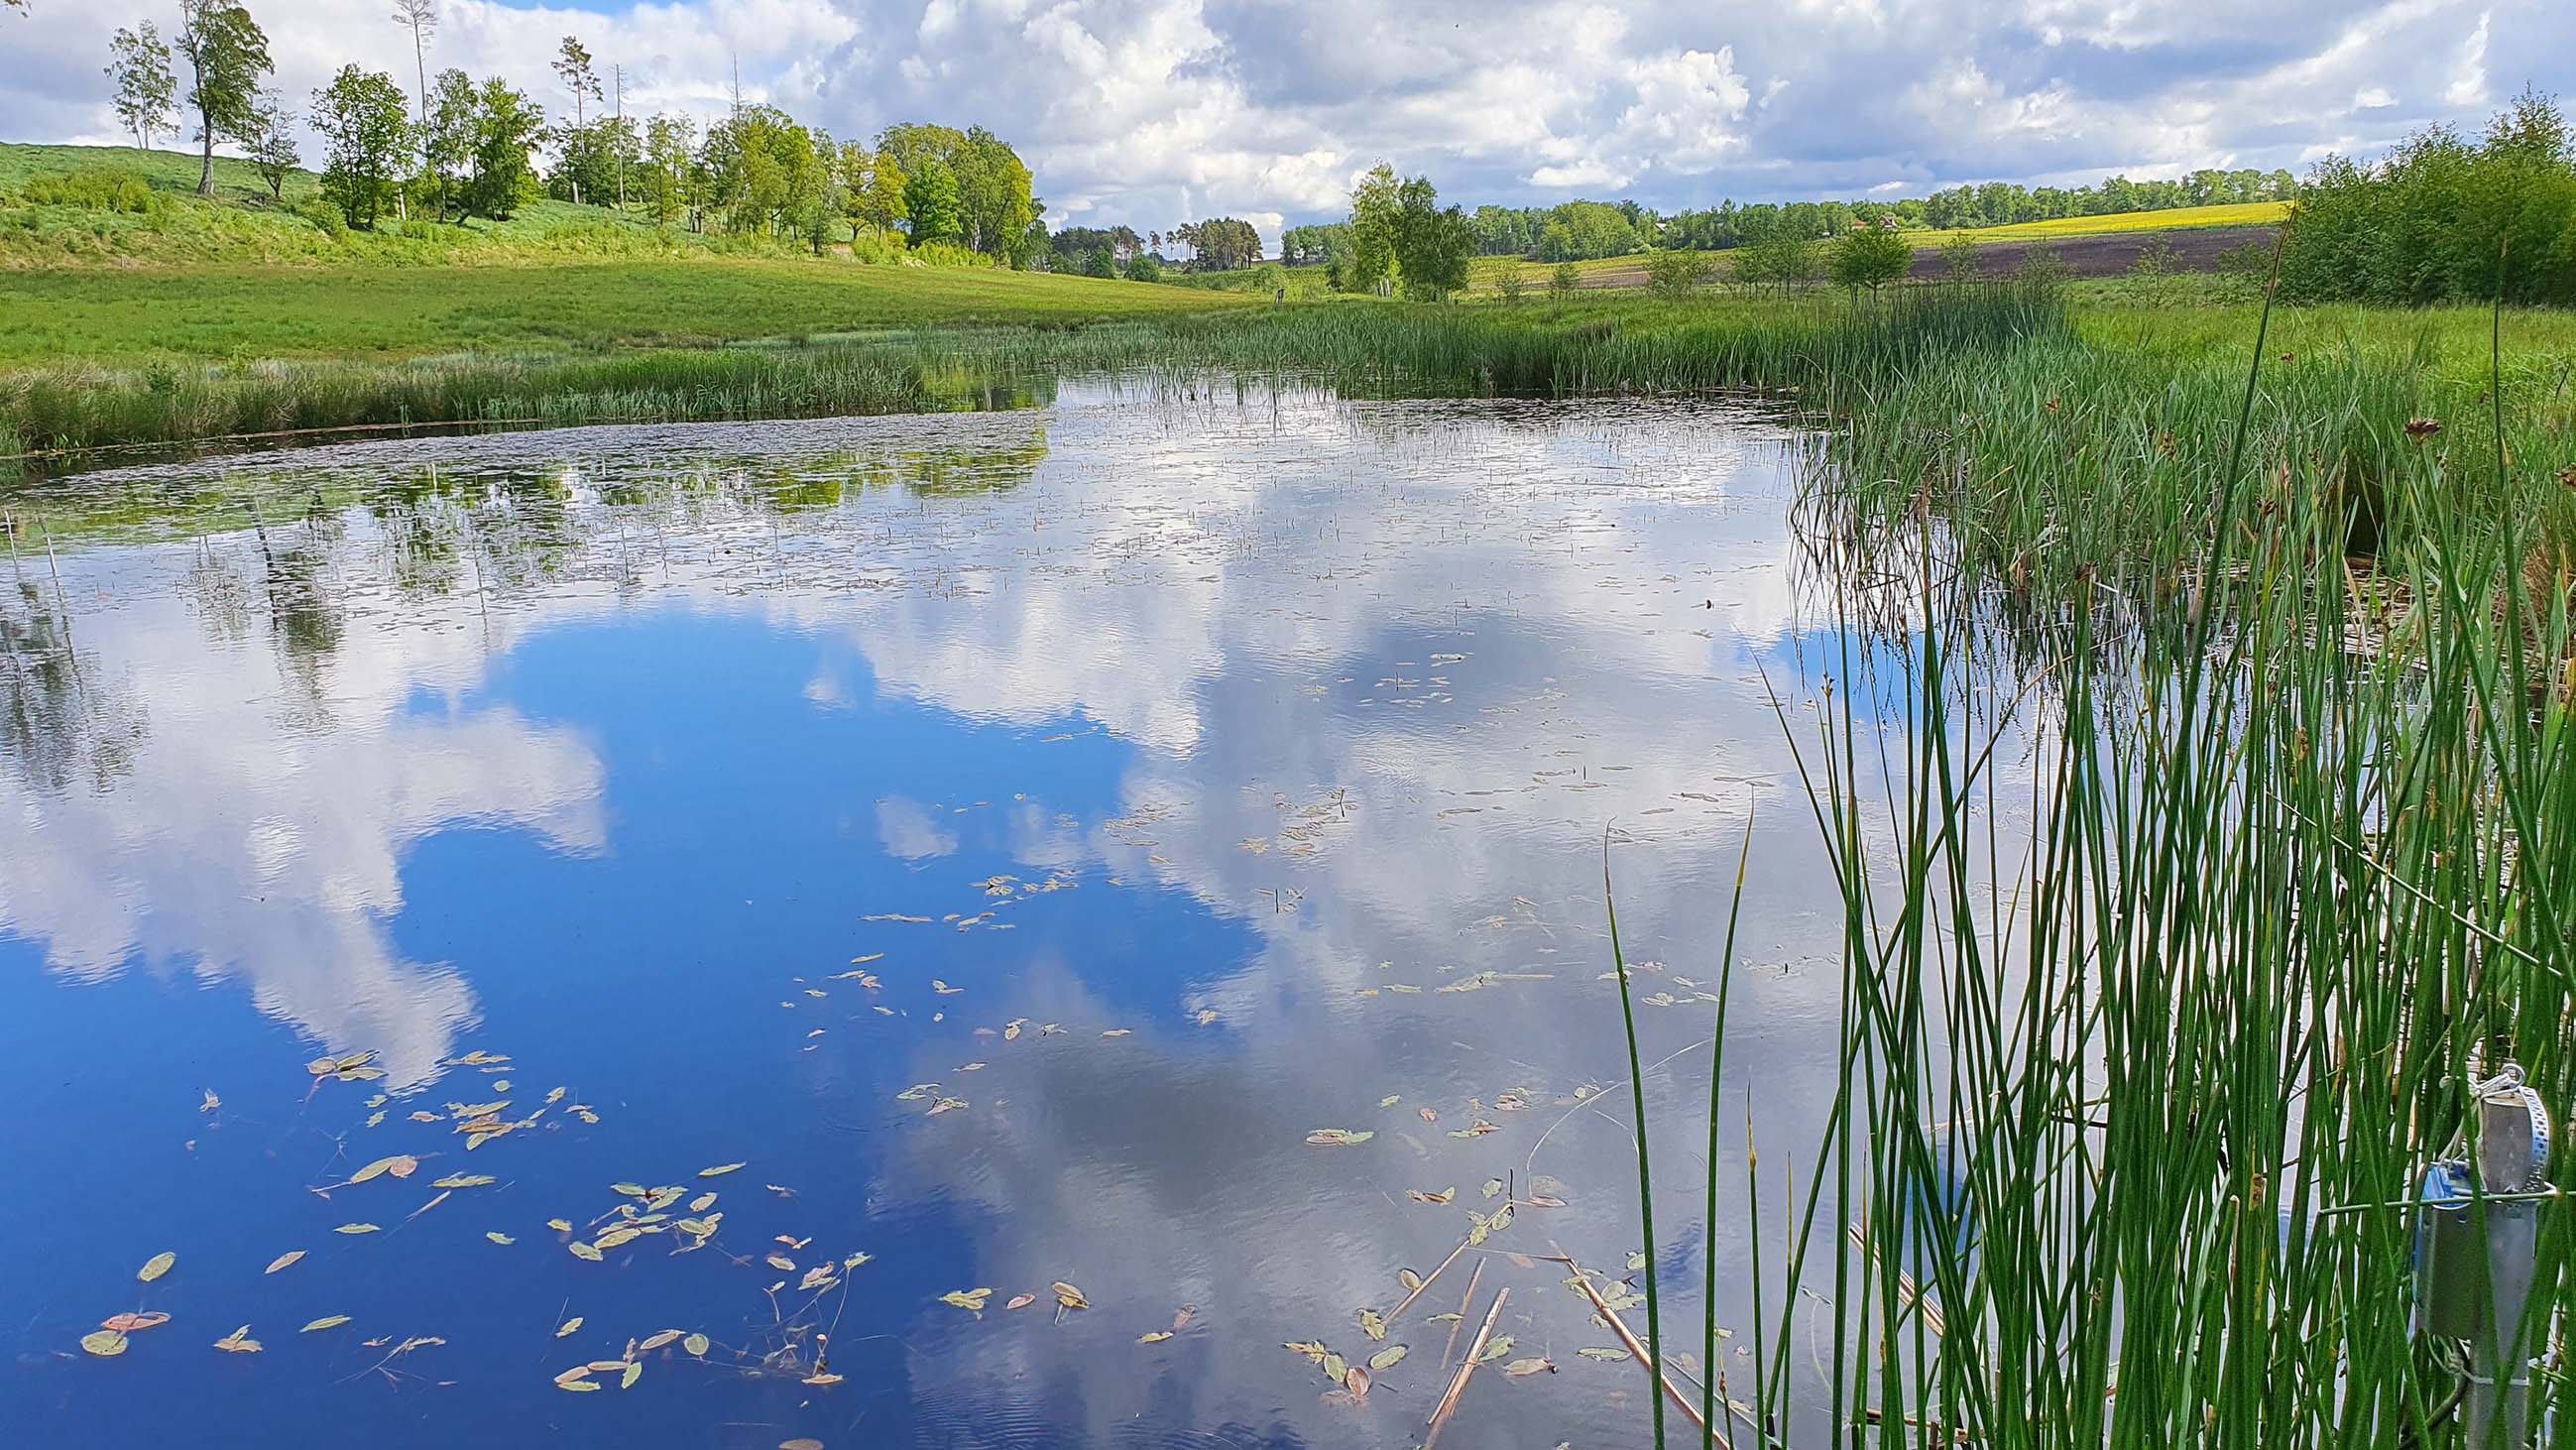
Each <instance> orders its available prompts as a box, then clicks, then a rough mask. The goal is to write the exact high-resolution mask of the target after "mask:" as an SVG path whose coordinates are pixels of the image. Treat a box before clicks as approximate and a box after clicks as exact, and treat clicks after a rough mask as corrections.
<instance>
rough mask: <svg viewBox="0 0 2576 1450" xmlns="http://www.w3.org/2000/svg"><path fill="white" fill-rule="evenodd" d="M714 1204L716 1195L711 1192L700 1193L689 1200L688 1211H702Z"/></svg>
mask: <svg viewBox="0 0 2576 1450" xmlns="http://www.w3.org/2000/svg"><path fill="white" fill-rule="evenodd" d="M715 1206H716V1196H715V1195H714V1194H712V1193H701V1194H699V1195H698V1196H697V1197H695V1198H692V1199H690V1200H689V1212H691V1213H704V1212H706V1211H707V1210H708V1209H711V1208H713V1207H715Z"/></svg>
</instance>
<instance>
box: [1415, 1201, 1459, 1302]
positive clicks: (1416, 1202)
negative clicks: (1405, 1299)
mask: <svg viewBox="0 0 2576 1450" xmlns="http://www.w3.org/2000/svg"><path fill="white" fill-rule="evenodd" d="M1404 1196H1405V1197H1407V1198H1410V1199H1412V1200H1413V1201H1414V1202H1416V1203H1447V1202H1448V1201H1449V1200H1451V1199H1453V1198H1456V1197H1457V1196H1458V1185H1456V1184H1454V1183H1453V1184H1450V1185H1449V1186H1448V1187H1446V1188H1444V1189H1441V1190H1440V1191H1439V1192H1438V1193H1425V1192H1423V1191H1422V1190H1421V1189H1419V1188H1408V1189H1406V1190H1405V1191H1404ZM1406 1287H1408V1288H1410V1287H1411V1286H1410V1285H1407V1286H1406Z"/></svg>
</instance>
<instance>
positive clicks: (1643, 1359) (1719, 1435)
mask: <svg viewBox="0 0 2576 1450" xmlns="http://www.w3.org/2000/svg"><path fill="white" fill-rule="evenodd" d="M1549 1247H1551V1248H1553V1247H1555V1246H1554V1245H1553V1244H1551V1245H1549ZM1533 1257H1535V1256H1533ZM1549 1262H1551V1263H1558V1264H1563V1265H1565V1266H1566V1267H1567V1268H1569V1269H1572V1270H1573V1271H1574V1286H1575V1287H1576V1288H1578V1289H1581V1290H1582V1291H1583V1297H1584V1298H1586V1299H1589V1300H1591V1301H1592V1307H1593V1308H1594V1309H1595V1310H1598V1311H1599V1312H1600V1315H1601V1317H1602V1319H1603V1320H1605V1321H1607V1322H1608V1324H1609V1325H1610V1332H1611V1333H1613V1334H1616V1335H1618V1336H1619V1342H1620V1343H1621V1344H1624V1345H1626V1346H1628V1352H1629V1353H1630V1354H1633V1355H1635V1356H1636V1357H1637V1362H1638V1363H1639V1364H1642V1365H1644V1366H1645V1367H1646V1372H1647V1373H1648V1374H1651V1375H1653V1376H1654V1377H1655V1383H1656V1384H1659V1385H1661V1386H1663V1389H1664V1393H1665V1394H1666V1395H1668V1396H1670V1397H1671V1399H1672V1402H1673V1403H1674V1404H1676V1405H1679V1406H1681V1407H1682V1413H1683V1414H1684V1415H1686V1416H1688V1417H1689V1418H1690V1422H1691V1423H1692V1424H1694V1425H1697V1426H1699V1428H1700V1430H1701V1431H1702V1433H1704V1434H1707V1435H1710V1436H1713V1437H1715V1439H1716V1440H1717V1443H1718V1444H1719V1445H1721V1446H1728V1447H1732V1445H1733V1442H1732V1441H1730V1440H1728V1439H1727V1438H1726V1432H1725V1431H1723V1430H1716V1429H1712V1428H1710V1426H1709V1423H1708V1421H1707V1420H1705V1419H1703V1418H1702V1417H1701V1416H1700V1412H1699V1406H1697V1405H1694V1404H1692V1403H1691V1402H1690V1399H1689V1397H1688V1396H1686V1395H1684V1394H1683V1393H1682V1391H1681V1387H1680V1386H1679V1385H1676V1384H1674V1383H1673V1382H1672V1381H1671V1380H1669V1379H1666V1378H1664V1367H1663V1366H1662V1365H1660V1364H1657V1363H1655V1357H1654V1356H1653V1355H1652V1354H1650V1353H1648V1352H1647V1351H1646V1346H1644V1345H1643V1344H1640V1343H1638V1342H1637V1336H1635V1335H1633V1334H1631V1333H1629V1332H1628V1326H1627V1325H1626V1324H1625V1323H1623V1322H1622V1321H1621V1320H1620V1318H1619V1311H1617V1310H1615V1309H1613V1308H1611V1307H1610V1301H1608V1300H1607V1299H1604V1298H1602V1297H1601V1292H1600V1291H1599V1290H1597V1289H1595V1288H1593V1287H1592V1276H1591V1275H1589V1274H1586V1273H1585V1272H1583V1266H1582V1265H1581V1264H1578V1263H1576V1262H1575V1261H1574V1259H1573V1257H1572V1256H1571V1255H1568V1254H1565V1253H1562V1252H1560V1253H1557V1254H1553V1255H1550V1256H1549ZM1707 1368H1711V1369H1713V1368H1714V1367H1713V1366H1708V1367H1707Z"/></svg>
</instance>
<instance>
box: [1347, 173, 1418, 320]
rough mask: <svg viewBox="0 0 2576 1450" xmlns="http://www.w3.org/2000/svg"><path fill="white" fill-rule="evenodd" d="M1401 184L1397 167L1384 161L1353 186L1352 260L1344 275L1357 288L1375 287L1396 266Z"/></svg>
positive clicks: (1361, 289) (1350, 284)
mask: <svg viewBox="0 0 2576 1450" xmlns="http://www.w3.org/2000/svg"><path fill="white" fill-rule="evenodd" d="M1402 185H1403V184H1402V183H1400V182H1398V181H1397V180H1396V179H1395V168H1394V167H1392V166H1389V165H1388V164H1386V163H1385V162H1383V161H1381V162H1379V163H1378V164H1377V165H1375V166H1373V167H1370V168H1369V170H1368V171H1367V173H1366V174H1364V175H1362V176H1361V177H1360V180H1359V184H1358V185H1357V186H1354V187H1352V188H1351V218H1350V221H1349V223H1348V226H1349V228H1350V237H1351V260H1350V264H1349V265H1348V266H1346V267H1344V268H1343V269H1342V278H1343V280H1344V281H1345V282H1346V283H1347V284H1348V285H1349V287H1350V290H1352V291H1354V292H1368V291H1373V290H1375V288H1376V287H1377V284H1378V283H1380V282H1382V281H1384V280H1386V278H1387V276H1388V275H1389V274H1390V273H1392V272H1393V271H1394V270H1395V228H1396V214H1397V212H1398V210H1399V209H1400V207H1401V205H1402V202H1401V198H1400V196H1399V193H1400V192H1401V190H1402Z"/></svg>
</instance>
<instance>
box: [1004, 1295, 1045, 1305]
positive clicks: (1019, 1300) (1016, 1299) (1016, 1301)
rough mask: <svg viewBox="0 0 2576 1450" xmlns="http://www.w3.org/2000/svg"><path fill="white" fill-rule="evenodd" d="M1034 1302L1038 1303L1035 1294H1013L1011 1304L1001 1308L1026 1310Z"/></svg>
mask: <svg viewBox="0 0 2576 1450" xmlns="http://www.w3.org/2000/svg"><path fill="white" fill-rule="evenodd" d="M1036 1302H1038V1296H1037V1295H1035V1294H1015V1295H1013V1296H1011V1302H1010V1303H1008V1304H1005V1305H1003V1306H1002V1307H1003V1308H1004V1309H1026V1308H1028V1307H1029V1306H1030V1305H1032V1304H1035V1303H1036Z"/></svg>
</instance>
